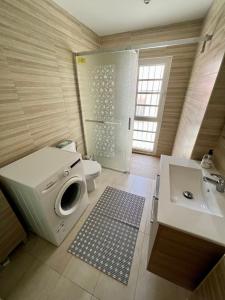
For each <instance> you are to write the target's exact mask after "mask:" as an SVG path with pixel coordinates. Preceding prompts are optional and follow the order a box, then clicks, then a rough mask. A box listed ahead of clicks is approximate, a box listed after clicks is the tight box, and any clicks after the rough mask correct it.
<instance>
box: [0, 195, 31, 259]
mask: <svg viewBox="0 0 225 300" xmlns="http://www.w3.org/2000/svg"><path fill="white" fill-rule="evenodd" d="M25 240H26V233H25V231H24V229H23V227H22V225H21V224H20V222H19V220H18V219H17V217H16V215H15V213H14V212H13V210H12V208H11V207H10V205H9V203H8V202H7V200H6V198H5V196H4V194H3V193H2V191H1V190H0V263H2V262H3V261H4V260H5V259H6V258H7V256H8V255H9V254H10V252H11V251H12V250H13V249H14V248H15V247H16V246H17V245H18V244H19V243H21V241H25Z"/></svg>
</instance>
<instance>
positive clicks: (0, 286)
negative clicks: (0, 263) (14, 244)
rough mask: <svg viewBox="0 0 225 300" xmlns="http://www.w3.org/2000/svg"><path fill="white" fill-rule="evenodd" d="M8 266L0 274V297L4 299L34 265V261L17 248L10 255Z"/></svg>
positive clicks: (21, 248) (20, 248)
mask: <svg viewBox="0 0 225 300" xmlns="http://www.w3.org/2000/svg"><path fill="white" fill-rule="evenodd" d="M10 261H11V262H10V264H9V265H7V266H6V267H5V268H4V270H3V271H1V272H0V297H2V298H5V297H6V296H8V295H9V293H10V292H12V290H13V289H14V288H15V286H16V284H17V283H18V282H19V280H20V279H21V277H22V276H23V275H24V273H25V272H26V271H27V269H29V268H30V267H31V266H32V264H33V263H34V261H35V259H34V257H33V256H31V255H30V254H29V253H26V252H25V251H23V247H19V248H18V249H16V250H15V252H14V253H13V254H12V255H10Z"/></svg>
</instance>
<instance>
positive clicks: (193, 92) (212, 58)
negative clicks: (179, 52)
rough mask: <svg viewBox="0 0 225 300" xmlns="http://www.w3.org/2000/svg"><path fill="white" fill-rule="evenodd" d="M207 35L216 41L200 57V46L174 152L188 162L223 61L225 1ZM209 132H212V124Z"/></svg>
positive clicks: (212, 15) (217, 5) (216, 6)
mask: <svg viewBox="0 0 225 300" xmlns="http://www.w3.org/2000/svg"><path fill="white" fill-rule="evenodd" d="M206 34H213V39H212V41H211V42H208V43H207V46H206V49H205V52H204V53H201V48H202V43H201V44H200V45H199V48H198V51H197V55H196V59H195V63H194V67H193V71H192V75H191V80H190V84H189V87H188V91H187V95H186V98H185V103H184V108H183V111H182V116H181V120H180V123H179V128H178V132H177V136H176V140H175V145H174V149H173V154H174V155H178V156H183V157H186V158H191V156H192V152H193V149H194V146H195V143H196V141H197V137H198V134H199V132H200V128H201V124H202V122H203V119H204V116H205V114H206V110H207V107H208V104H209V100H210V97H211V95H212V91H213V89H214V86H215V82H216V79H217V76H218V73H219V70H220V67H221V64H222V60H223V57H224V52H225V0H215V1H214V3H213V6H212V8H211V9H210V11H209V13H208V16H207V18H206V20H205V23H204V26H203V31H202V37H204V36H205V35H206ZM204 127H205V124H204ZM219 127H220V126H219ZM208 128H209V130H210V124H209V126H208ZM207 138H208V137H207ZM206 144H207V142H206ZM206 147H207V145H206ZM203 148H205V146H204V147H203ZM198 151H199V150H198ZM203 151H205V150H204V149H203Z"/></svg>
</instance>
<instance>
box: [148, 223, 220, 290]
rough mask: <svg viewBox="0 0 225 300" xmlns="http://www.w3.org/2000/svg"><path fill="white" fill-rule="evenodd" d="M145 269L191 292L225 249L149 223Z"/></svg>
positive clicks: (157, 224)
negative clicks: (147, 255) (147, 256)
mask: <svg viewBox="0 0 225 300" xmlns="http://www.w3.org/2000/svg"><path fill="white" fill-rule="evenodd" d="M152 233H153V235H152V236H150V246H149V262H148V266H147V269H148V270H149V271H151V272H153V273H155V274H157V275H159V276H161V277H163V278H166V279H168V280H169V281H172V282H174V283H175V284H177V285H179V286H182V287H184V288H187V289H190V290H193V289H195V288H196V287H197V286H198V285H199V283H200V282H201V281H202V280H203V278H204V277H205V276H206V275H207V274H208V273H209V271H210V270H211V269H212V268H213V267H214V266H215V264H216V263H217V262H218V261H219V260H220V258H221V257H222V256H223V254H224V253H225V248H224V247H222V246H219V245H217V244H214V243H212V242H209V241H206V240H203V239H201V238H198V237H195V236H192V235H190V234H187V233H185V232H182V231H179V230H176V229H173V228H170V227H167V226H164V225H161V224H159V223H157V222H156V221H153V222H152Z"/></svg>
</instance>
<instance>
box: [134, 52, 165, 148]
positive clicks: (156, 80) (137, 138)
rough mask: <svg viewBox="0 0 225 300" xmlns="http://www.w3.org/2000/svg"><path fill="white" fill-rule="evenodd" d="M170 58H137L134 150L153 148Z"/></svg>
mask: <svg viewBox="0 0 225 300" xmlns="http://www.w3.org/2000/svg"><path fill="white" fill-rule="evenodd" d="M170 65H171V58H170V57H166V58H157V59H143V60H141V61H140V62H139V72H138V82H137V98H136V108H135V117H134V129H133V150H134V151H137V152H146V153H152V154H154V153H155V152H156V147H157V142H158V137H159V132H160V127H161V122H162V113H163V108H164V100H165V92H166V88H167V82H168V75H169V69H170Z"/></svg>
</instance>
